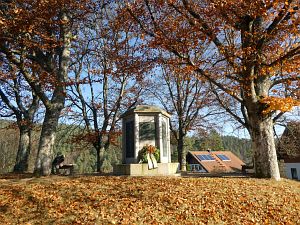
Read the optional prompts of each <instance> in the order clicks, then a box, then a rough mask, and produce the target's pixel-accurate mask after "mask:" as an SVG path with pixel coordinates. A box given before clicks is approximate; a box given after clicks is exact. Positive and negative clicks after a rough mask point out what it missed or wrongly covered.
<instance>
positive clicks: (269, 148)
mask: <svg viewBox="0 0 300 225" xmlns="http://www.w3.org/2000/svg"><path fill="white" fill-rule="evenodd" d="M252 117H254V118H251V121H252V122H251V127H250V128H249V131H250V134H251V139H252V146H253V147H252V148H253V150H254V168H255V174H256V177H261V178H272V179H275V180H280V173H279V167H278V161H277V155H276V147H275V140H274V133H273V121H272V118H267V119H259V118H258V116H255V115H252ZM255 117H256V118H255Z"/></svg>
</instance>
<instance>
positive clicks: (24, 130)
mask: <svg viewBox="0 0 300 225" xmlns="http://www.w3.org/2000/svg"><path fill="white" fill-rule="evenodd" d="M30 151H31V130H30V128H29V127H20V137H19V147H18V153H17V159H16V164H15V166H14V170H13V171H14V172H18V173H24V172H27V170H28V159H29V155H30Z"/></svg>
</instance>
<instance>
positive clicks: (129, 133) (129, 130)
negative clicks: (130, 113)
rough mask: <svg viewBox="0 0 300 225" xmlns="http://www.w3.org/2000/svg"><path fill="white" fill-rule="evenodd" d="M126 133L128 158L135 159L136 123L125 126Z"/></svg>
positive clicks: (130, 122)
mask: <svg viewBox="0 0 300 225" xmlns="http://www.w3.org/2000/svg"><path fill="white" fill-rule="evenodd" d="M125 132H126V137H125V138H126V141H125V143H126V157H127V158H131V157H134V121H129V122H127V123H126V124H125Z"/></svg>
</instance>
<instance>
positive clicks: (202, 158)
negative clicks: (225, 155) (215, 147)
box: [196, 155, 215, 161]
mask: <svg viewBox="0 0 300 225" xmlns="http://www.w3.org/2000/svg"><path fill="white" fill-rule="evenodd" d="M196 156H197V158H198V159H200V160H202V161H205V160H207V161H212V160H215V159H214V158H213V157H212V156H211V155H196Z"/></svg>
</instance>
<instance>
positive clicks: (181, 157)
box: [177, 137, 186, 171]
mask: <svg viewBox="0 0 300 225" xmlns="http://www.w3.org/2000/svg"><path fill="white" fill-rule="evenodd" d="M183 139H184V138H183V137H179V138H178V140H177V152H178V162H179V164H180V170H181V171H186V152H185V148H184V141H183Z"/></svg>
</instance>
